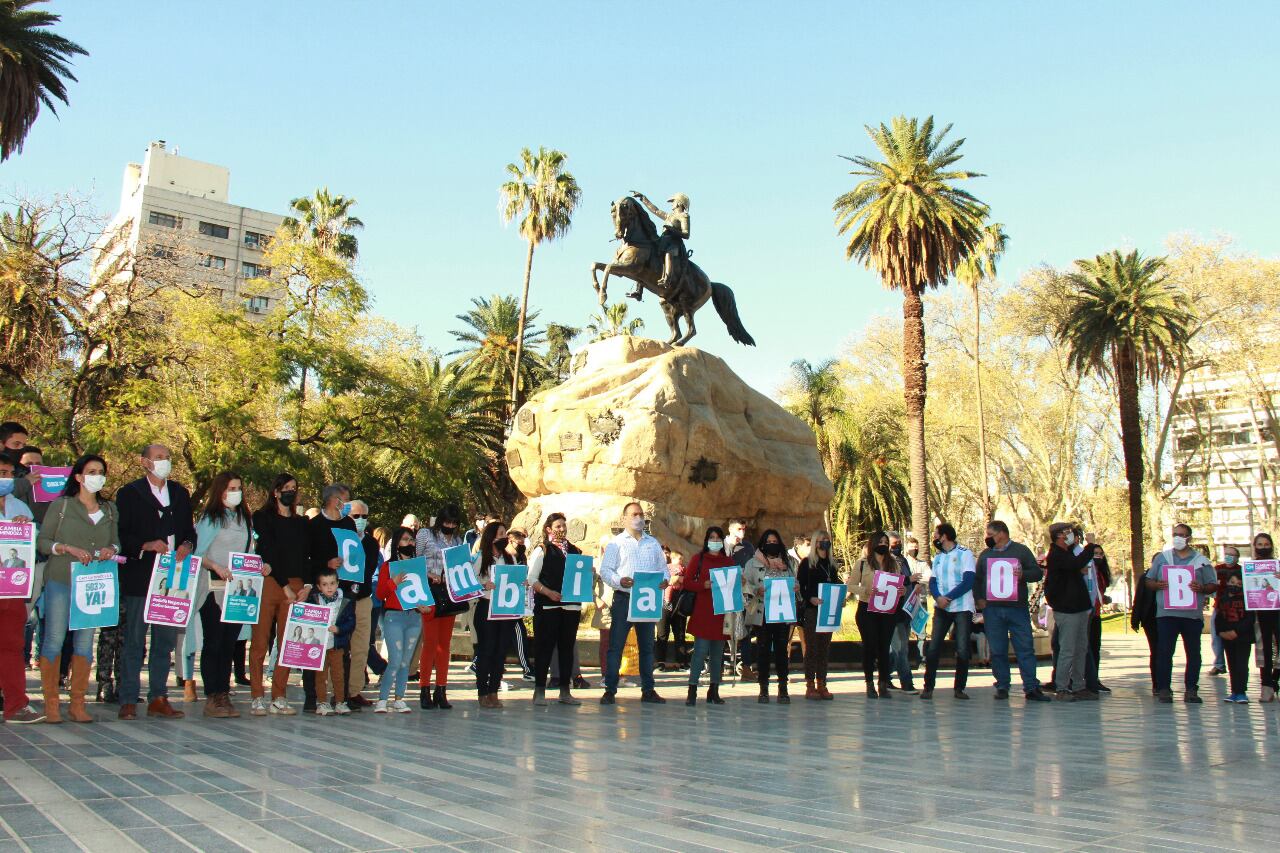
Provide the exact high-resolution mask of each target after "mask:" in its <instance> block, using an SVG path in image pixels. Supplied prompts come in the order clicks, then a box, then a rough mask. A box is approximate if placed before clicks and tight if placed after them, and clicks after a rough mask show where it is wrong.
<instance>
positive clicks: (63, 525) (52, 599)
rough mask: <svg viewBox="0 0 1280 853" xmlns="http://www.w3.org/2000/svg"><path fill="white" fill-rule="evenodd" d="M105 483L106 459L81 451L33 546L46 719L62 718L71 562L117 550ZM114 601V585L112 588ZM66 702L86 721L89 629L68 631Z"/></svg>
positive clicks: (90, 651)
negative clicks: (38, 565)
mask: <svg viewBox="0 0 1280 853" xmlns="http://www.w3.org/2000/svg"><path fill="white" fill-rule="evenodd" d="M106 483H107V463H106V460H104V459H103V458H102V457H101V456H96V455H94V454H87V455H85V456H81V457H80V458H79V459H77V460H76V464H75V465H73V466H72V468H71V475H70V476H69V477H67V485H66V487H65V488H64V489H63V492H62V497H60V498H58V499H57V500H55V501H53V502H52V503H51V504H50V505H49V509H48V511H47V512H46V513H45V516H44V524H43V525H42V526H41V528H40V536H39V538H38V540H37V542H36V548H37V550H39V551H40V553H42V554H48V555H49V561H48V563H46V564H45V569H44V631H43V632H42V633H41V635H40V680H41V684H42V686H43V689H44V713H45V722H46V723H60V722H62V715H61V713H60V712H59V710H58V664H59V661H60V658H61V656H62V644H63V641H64V640H65V639H66V637H67V626H68V623H69V620H70V616H71V564H72V563H73V562H77V563H83V564H88V563H90V562H92V561H94V560H110V559H112V558H114V557H115V555H116V554H117V553H118V552H119V550H120V533H119V525H118V518H119V516H118V514H117V512H116V507H115V505H114V504H113V503H111V502H110V501H108V500H105V499H100V498H99V497H98V493H99V492H101V491H102V489H103V487H104V486H105V485H106ZM116 592H117V596H116V600H119V590H117V591H116ZM71 634H72V636H73V639H72V645H71V655H72V657H71V690H70V693H71V706H70V710H69V712H68V716H69V717H70V718H71V719H72V721H73V722H77V723H91V722H93V717H91V716H89V712H88V711H87V710H85V704H84V703H85V691H86V690H87V689H88V687H89V662H90V660H91V658H92V657H93V629H92V628H86V629H83V630H80V631H72V632H71Z"/></svg>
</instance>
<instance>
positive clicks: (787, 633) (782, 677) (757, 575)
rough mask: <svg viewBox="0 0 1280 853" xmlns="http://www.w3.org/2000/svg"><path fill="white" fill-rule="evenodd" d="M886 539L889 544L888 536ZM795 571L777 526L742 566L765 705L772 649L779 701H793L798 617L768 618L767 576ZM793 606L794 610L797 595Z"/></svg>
mask: <svg viewBox="0 0 1280 853" xmlns="http://www.w3.org/2000/svg"><path fill="white" fill-rule="evenodd" d="M885 542H886V547H887V543H888V540H887V539H886V540H885ZM795 574H796V568H795V566H794V565H792V563H791V558H790V557H788V556H787V551H786V546H785V545H783V544H782V534H780V533H778V531H776V530H766V531H765V532H764V535H763V536H761V537H760V542H759V544H758V545H757V546H756V553H755V554H754V555H753V556H752V557H751V559H750V560H747V564H746V565H745V566H744V567H743V569H742V583H743V586H744V587H745V589H746V591H747V594H748V598H749V600H748V602H747V605H746V618H747V624H748V625H754V626H755V630H754V633H755V636H756V677H757V680H758V683H759V684H760V696H759V698H758V699H757V700H756V701H757V702H759V703H760V704H762V705H764V704H767V703H768V701H769V654H770V650H772V653H773V662H774V664H775V665H776V666H777V669H778V704H779V705H789V704H791V697H790V695H788V693H787V662H788V660H789V659H790V657H791V629H792V627H793V626H794V625H795V620H794V618H793V619H792V620H791V621H789V622H771V621H769V619H768V618H767V615H768V614H767V612H766V611H768V609H769V603H770V602H768V601H767V600H766V599H765V580H766V579H769V578H787V577H790V578H794V577H795ZM753 605H754V608H753ZM791 609H792V613H793V614H794V611H795V601H794V598H793V600H792V602H791Z"/></svg>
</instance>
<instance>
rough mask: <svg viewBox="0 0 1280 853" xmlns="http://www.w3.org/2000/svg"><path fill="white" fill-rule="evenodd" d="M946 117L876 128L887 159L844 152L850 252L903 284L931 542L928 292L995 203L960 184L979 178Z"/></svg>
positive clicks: (924, 520)
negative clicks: (938, 124)
mask: <svg viewBox="0 0 1280 853" xmlns="http://www.w3.org/2000/svg"><path fill="white" fill-rule="evenodd" d="M950 130H951V125H947V126H946V127H944V128H943V129H942V130H941V131H940V132H937V133H935V132H934V128H933V117H932V116H930V117H929V118H927V119H925V120H924V122H923V123H922V122H920V121H919V120H918V119H914V118H912V119H908V118H906V117H905V116H898V117H896V118H894V119H893V122H892V123H891V125H889V126H887V127H886V126H885V125H884V124H881V125H880V126H879V127H874V128H873V127H867V134H868V135H869V136H870V137H871V140H872V141H873V142H874V143H875V145H876V147H877V148H878V149H879V150H880V153H881V155H883V157H884V161H883V162H880V161H876V160H872V159H870V158H867V157H845V158H844V159H846V160H849V161H850V162H852V163H854V164H855V165H856V166H858V167H859V168H857V169H855V170H853V171H852V172H850V173H849V174H851V175H854V176H855V177H858V178H861V179H862V180H860V181H859V182H858V184H857V186H855V187H854V188H853V189H852V190H850V191H849V192H847V193H844V194H843V195H841V196H840V197H839V198H837V199H836V200H835V203H834V205H833V209H834V210H835V214H836V226H837V232H838V233H840V234H846V233H848V234H849V235H850V237H849V243H848V245H847V246H846V247H845V257H846V258H856V259H857V260H859V261H861V262H862V263H863V265H864V266H867V267H870V268H873V269H875V270H876V272H877V273H879V275H880V279H881V281H882V282H884V285H885V287H888V288H890V289H892V290H901V291H902V319H903V323H902V379H903V396H904V398H905V401H906V420H907V446H908V451H909V456H910V468H911V529H912V531H914V532H915V534H916V538H917V539H919V540H920V541H921V542H928V541H929V535H928V534H929V531H928V527H929V492H928V480H927V473H926V470H925V448H924V407H925V398H926V396H927V390H926V384H927V383H926V363H925V360H924V353H925V342H924V292H925V290H927V289H928V288H930V287H941V286H942V285H944V284H946V281H947V278H948V277H950V276H951V274H952V273H953V272H955V269H956V267H957V266H959V265H960V262H961V261H963V260H964V259H965V257H967V256H968V255H969V253H970V252H972V251H974V250H975V249H976V248H977V247H978V246H979V245H980V244H981V242H982V223H983V220H984V219H985V218H986V216H987V206H986V205H984V204H983V203H982V202H980V201H978V199H976V198H974V197H973V196H972V195H970V194H969V193H967V192H965V191H964V190H962V189H958V188H957V187H955V186H954V185H953V184H954V182H955V181H959V180H965V179H968V178H976V177H980V175H979V174H978V173H976V172H966V171H958V170H953V169H950V168H949V167H951V166H952V165H954V164H955V163H956V162H957V161H958V160H959V159H960V154H958V153H957V152H958V151H959V149H960V146H961V145H963V144H964V140H963V139H958V140H956V141H955V142H950V143H946V144H944V142H943V140H944V139H945V138H946V135H947V134H948V133H949V132H950Z"/></svg>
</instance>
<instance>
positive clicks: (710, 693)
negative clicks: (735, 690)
mask: <svg viewBox="0 0 1280 853" xmlns="http://www.w3.org/2000/svg"><path fill="white" fill-rule="evenodd" d="M707 704H708V705H723V704H724V700H723V699H721V698H720V685H719V684H713V685H711V686H710V687H708V688H707Z"/></svg>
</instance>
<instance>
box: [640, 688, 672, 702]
mask: <svg viewBox="0 0 1280 853" xmlns="http://www.w3.org/2000/svg"><path fill="white" fill-rule="evenodd" d="M640 701H641V702H648V703H649V704H651V705H665V704H667V700H666V699H663V698H662V697H661V696H659V695H658V691H656V690H646V691H645V692H643V693H641V694H640Z"/></svg>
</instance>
